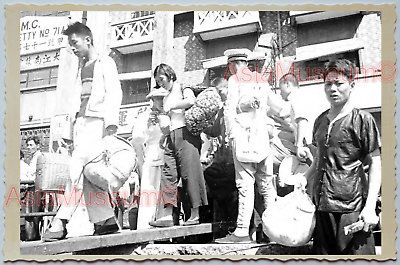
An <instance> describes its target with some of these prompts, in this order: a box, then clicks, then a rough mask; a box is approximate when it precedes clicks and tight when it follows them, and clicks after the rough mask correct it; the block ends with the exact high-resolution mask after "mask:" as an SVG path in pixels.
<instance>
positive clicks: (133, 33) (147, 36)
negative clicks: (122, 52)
mask: <svg viewBox="0 0 400 265" xmlns="http://www.w3.org/2000/svg"><path fill="white" fill-rule="evenodd" d="M111 28H112V30H111V33H112V35H111V47H120V46H124V45H131V44H139V43H143V42H147V41H151V40H153V32H154V16H146V17H143V18H136V19H132V20H128V21H124V22H118V23H114V24H112V25H111Z"/></svg>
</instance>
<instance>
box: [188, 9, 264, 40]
mask: <svg viewBox="0 0 400 265" xmlns="http://www.w3.org/2000/svg"><path fill="white" fill-rule="evenodd" d="M240 28H241V29H246V30H242V31H240ZM260 28H261V23H260V16H259V12H258V11H195V12H194V33H200V34H201V36H202V38H203V39H204V38H205V39H211V38H218V37H224V34H225V35H226V34H227V35H228V36H229V35H235V34H233V32H235V31H236V34H244V33H249V32H254V31H257V30H259V29H260ZM229 29H230V30H229ZM238 30H239V32H238ZM210 31H221V33H222V31H223V32H224V34H220V36H218V34H213V35H215V36H212V35H210V34H208V35H207V34H204V33H207V32H210Z"/></svg>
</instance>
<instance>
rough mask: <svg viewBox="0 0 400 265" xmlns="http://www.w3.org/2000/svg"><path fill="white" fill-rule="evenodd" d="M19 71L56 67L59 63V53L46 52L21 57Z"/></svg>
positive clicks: (57, 51)
mask: <svg viewBox="0 0 400 265" xmlns="http://www.w3.org/2000/svg"><path fill="white" fill-rule="evenodd" d="M19 58H20V69H21V70H26V69H30V68H35V67H46V66H53V65H58V64H59V61H60V51H59V50H55V51H47V52H42V53H38V54H29V55H21V56H20V57H19Z"/></svg>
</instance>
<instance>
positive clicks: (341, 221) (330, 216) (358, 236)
mask: <svg viewBox="0 0 400 265" xmlns="http://www.w3.org/2000/svg"><path fill="white" fill-rule="evenodd" d="M359 215H360V213H359V212H354V213H329V212H321V211H317V212H316V226H315V231H314V246H313V252H314V254H317V255H375V241H374V237H373V235H372V232H364V231H359V232H356V233H354V234H349V235H347V236H346V235H345V234H344V229H343V228H344V227H345V226H347V225H350V224H352V223H355V222H357V221H358V216H359Z"/></svg>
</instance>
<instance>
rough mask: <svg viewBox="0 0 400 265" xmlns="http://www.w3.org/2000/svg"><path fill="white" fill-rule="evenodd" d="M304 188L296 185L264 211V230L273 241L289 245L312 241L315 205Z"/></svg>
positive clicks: (293, 245) (296, 245)
mask: <svg viewBox="0 0 400 265" xmlns="http://www.w3.org/2000/svg"><path fill="white" fill-rule="evenodd" d="M303 188H304V187H302V186H297V187H295V189H294V191H293V192H291V193H289V194H288V195H286V196H285V197H279V198H278V200H277V201H276V202H274V203H273V204H272V205H271V206H269V207H268V208H267V209H266V210H265V211H264V213H263V216H262V221H263V230H264V233H265V234H266V235H267V236H268V237H269V238H270V240H271V241H274V242H276V243H278V244H281V245H284V246H289V247H298V246H302V245H305V244H306V243H307V242H308V241H310V239H311V237H312V234H313V231H314V228H315V206H314V204H313V203H312V202H311V200H310V198H309V197H308V195H307V194H306V193H305V191H304V189H303Z"/></svg>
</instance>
